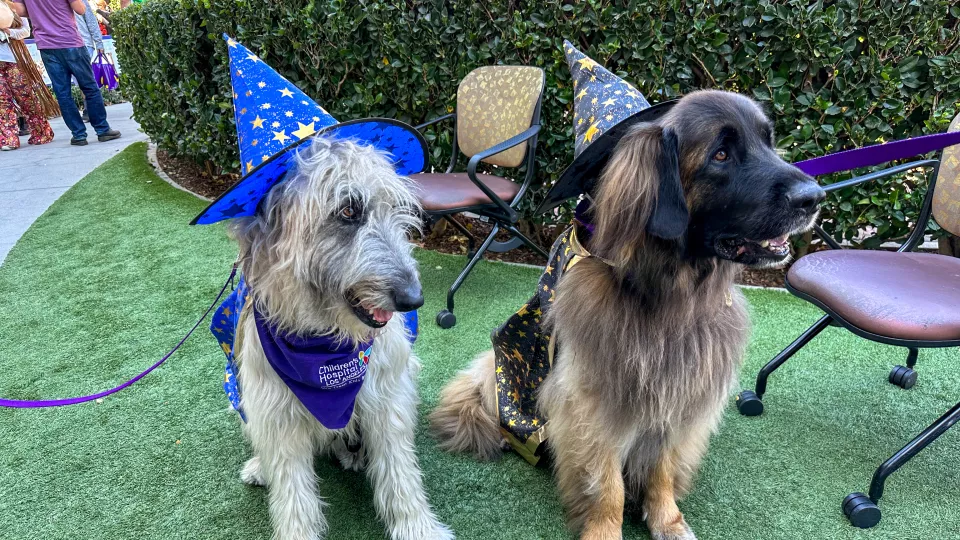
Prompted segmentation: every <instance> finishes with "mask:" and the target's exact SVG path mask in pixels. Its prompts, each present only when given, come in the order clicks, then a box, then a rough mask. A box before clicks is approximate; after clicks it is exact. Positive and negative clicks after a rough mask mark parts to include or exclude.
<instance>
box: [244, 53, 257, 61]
mask: <svg viewBox="0 0 960 540" xmlns="http://www.w3.org/2000/svg"><path fill="white" fill-rule="evenodd" d="M247 60H250V61H252V62H259V61H260V59H259V58H257V55H255V54H253V53H251V54H248V55H247Z"/></svg>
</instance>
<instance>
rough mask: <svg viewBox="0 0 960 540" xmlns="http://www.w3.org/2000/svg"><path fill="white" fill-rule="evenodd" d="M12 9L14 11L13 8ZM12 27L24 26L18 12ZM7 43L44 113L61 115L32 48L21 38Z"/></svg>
mask: <svg viewBox="0 0 960 540" xmlns="http://www.w3.org/2000/svg"><path fill="white" fill-rule="evenodd" d="M0 1H2V2H3V3H4V4H5V5H6V7H8V8H11V6H10V3H9V2H8V1H7V0H0ZM10 10H11V11H13V9H12V8H11V9H10ZM10 28H23V20H22V19H21V18H20V16H19V15H17V14H16V12H14V13H13V24H12V25H10ZM7 43H8V44H9V45H10V49H11V50H12V51H13V56H14V58H16V59H17V68H19V69H20V72H21V73H23V79H24V80H25V81H26V83H27V88H29V89H30V90H32V91H33V92H34V93H35V94H36V96H37V99H38V100H39V101H40V110H41V111H42V112H43V115H44V116H46V117H47V118H54V117H57V116H60V105H58V104H57V100H56V98H54V97H53V94H51V93H50V89H49V88H47V85H46V84H45V83H44V82H43V75H42V74H41V73H40V68H38V67H37V64H35V63H34V62H33V57H31V56H30V50H29V49H27V45H26V44H25V43H24V42H23V41H22V40H19V39H8V40H7Z"/></svg>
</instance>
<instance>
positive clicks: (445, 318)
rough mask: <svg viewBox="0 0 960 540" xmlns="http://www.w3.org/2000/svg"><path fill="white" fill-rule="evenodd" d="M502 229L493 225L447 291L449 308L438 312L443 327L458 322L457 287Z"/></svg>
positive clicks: (439, 322)
mask: <svg viewBox="0 0 960 540" xmlns="http://www.w3.org/2000/svg"><path fill="white" fill-rule="evenodd" d="M499 230H500V226H499V225H498V224H494V225H493V230H491V231H490V234H489V235H487V237H486V238H485V239H484V240H483V243H482V244H480V249H478V250H477V252H476V253H474V255H473V257H471V258H470V260H469V261H468V262H467V266H466V267H464V269H463V270H462V271H461V272H460V275H459V276H457V279H456V280H455V281H454V282H453V285H451V286H450V289H449V290H448V291H447V309H444V310H442V311H440V313H437V324H438V325H439V326H440V327H441V328H444V329H446V328H452V327H453V326H454V325H456V324H457V317H456V315H454V314H453V296H454V295H455V294H457V289H459V288H460V286H461V285H463V282H464V280H466V279H467V276H468V275H470V272H472V271H473V267H474V266H476V265H477V263H478V262H480V259H482V258H483V254H484V253H485V252H486V251H487V248H488V247H490V243H491V242H493V237H494V236H496V235H497V232H498V231H499Z"/></svg>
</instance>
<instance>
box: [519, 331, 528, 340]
mask: <svg viewBox="0 0 960 540" xmlns="http://www.w3.org/2000/svg"><path fill="white" fill-rule="evenodd" d="M517 335H519V336H520V337H522V338H525V337H527V333H526V332H524V331H523V330H518V331H517Z"/></svg>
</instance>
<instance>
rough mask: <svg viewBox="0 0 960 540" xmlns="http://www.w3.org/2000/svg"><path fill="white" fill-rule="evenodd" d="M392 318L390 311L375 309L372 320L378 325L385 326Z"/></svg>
mask: <svg viewBox="0 0 960 540" xmlns="http://www.w3.org/2000/svg"><path fill="white" fill-rule="evenodd" d="M391 317H393V312H392V311H387V310H385V309H380V308H376V309H374V310H373V320H375V321H377V322H378V323H382V324H386V323H387V321H389V320H390V318H391Z"/></svg>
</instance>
